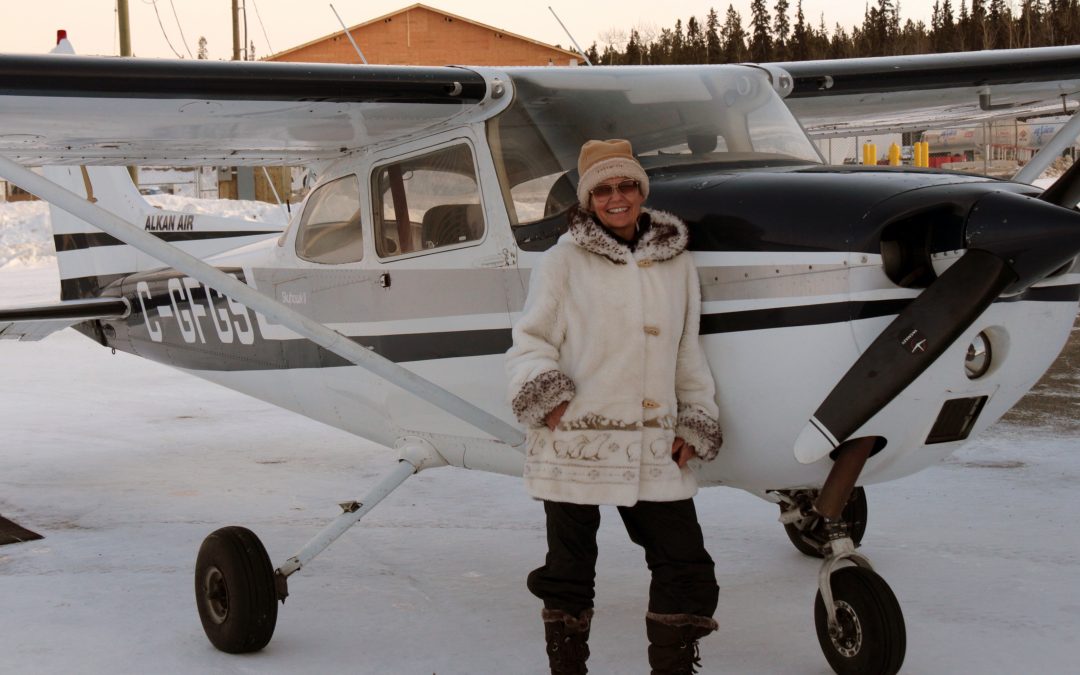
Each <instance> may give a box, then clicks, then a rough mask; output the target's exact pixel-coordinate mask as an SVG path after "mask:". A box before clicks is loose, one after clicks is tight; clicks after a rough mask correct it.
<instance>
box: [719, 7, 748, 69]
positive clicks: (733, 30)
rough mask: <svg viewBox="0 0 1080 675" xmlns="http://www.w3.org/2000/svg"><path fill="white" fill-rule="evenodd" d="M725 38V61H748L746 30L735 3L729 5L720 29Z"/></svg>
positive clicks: (722, 36)
mask: <svg viewBox="0 0 1080 675" xmlns="http://www.w3.org/2000/svg"><path fill="white" fill-rule="evenodd" d="M720 36H721V38H722V40H723V45H724V46H723V50H724V52H723V54H724V56H723V61H724V62H725V63H742V62H743V61H746V59H747V56H748V53H747V50H746V31H744V30H743V27H742V17H741V16H739V13H738V12H737V11H735V7H734V6H733V5H728V8H727V13H726V14H725V15H724V27H723V28H722V29H721V30H720Z"/></svg>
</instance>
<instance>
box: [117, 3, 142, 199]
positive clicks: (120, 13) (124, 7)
mask: <svg viewBox="0 0 1080 675" xmlns="http://www.w3.org/2000/svg"><path fill="white" fill-rule="evenodd" d="M116 23H117V28H118V30H117V34H118V35H119V36H120V56H131V20H130V17H129V16H128V0H116ZM127 170H128V175H129V176H131V182H132V183H134V184H135V187H139V167H137V166H129V167H128V168H127Z"/></svg>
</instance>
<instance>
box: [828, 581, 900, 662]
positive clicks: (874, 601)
mask: <svg viewBox="0 0 1080 675" xmlns="http://www.w3.org/2000/svg"><path fill="white" fill-rule="evenodd" d="M830 586H831V589H832V592H831V595H832V609H833V612H832V614H833V616H834V618H833V619H830V616H829V614H830V612H829V611H828V609H827V605H826V601H825V599H824V597H823V594H822V593H821V591H818V594H817V599H816V600H815V601H814V624H815V626H816V628H817V637H818V643H820V645H821V650H822V652H824V653H825V659H826V660H827V661H828V662H829V665H830V666H832V668H833V670H834V671H836V672H837V673H838V674H839V675H892V674H893V673H896V672H898V671H899V670H900V666H901V665H903V663H904V653H905V651H906V648H907V632H906V629H905V627H904V615H903V613H902V612H901V611H900V603H898V602H897V601H896V596H895V595H893V592H892V590H891V589H890V588H889V586H888V584H886V583H885V580H884V579H882V578H881V577H880V576H878V575H877V573H875V572H874V571H873V570H869V569H865V568H863V567H842V568H840V569H838V570H836V571H835V572H833V573H832V575H831V577H830Z"/></svg>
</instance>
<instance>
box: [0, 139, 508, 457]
mask: <svg viewBox="0 0 1080 675" xmlns="http://www.w3.org/2000/svg"><path fill="white" fill-rule="evenodd" d="M0 177H3V178H5V179H7V180H9V181H11V182H12V183H14V184H16V185H18V186H19V187H21V188H22V189H24V190H26V191H28V192H31V193H33V194H35V195H37V196H38V197H40V198H42V199H44V200H46V201H48V202H49V203H51V204H55V205H56V206H59V207H60V208H62V209H64V210H65V211H67V212H68V213H70V214H72V215H73V216H75V217H77V218H81V219H82V220H85V221H86V222H88V223H90V224H91V225H93V226H94V227H97V228H99V229H101V230H102V231H104V232H106V233H108V234H111V235H112V236H114V237H116V238H117V239H119V240H120V241H122V242H124V243H125V244H130V245H131V246H134V247H135V248H137V249H139V250H140V251H142V252H143V253H146V254H147V255H150V256H153V257H154V258H156V259H157V260H160V261H161V262H162V263H165V264H166V265H171V266H172V267H174V268H175V269H177V270H179V271H181V272H183V273H184V274H187V275H188V276H190V277H192V278H194V279H198V280H199V281H201V282H202V283H204V284H206V286H207V287H210V288H214V289H217V290H218V291H220V292H222V293H224V294H225V295H228V296H230V297H232V298H233V299H234V300H236V301H237V302H240V303H242V304H244V305H247V306H248V307H250V308H251V309H253V310H255V311H256V312H259V313H260V314H262V315H264V316H265V317H267V318H268V319H271V320H273V321H276V322H277V323H279V324H281V325H283V326H285V327H286V328H289V329H291V330H293V331H295V332H296V333H298V334H299V335H302V336H303V337H306V338H307V339H309V340H311V341H312V342H314V343H315V344H317V345H319V346H320V347H323V348H324V349H326V350H328V351H331V352H333V353H334V354H337V355H338V356H340V357H342V358H343V359H346V360H348V361H350V362H352V363H355V364H356V365H358V366H360V367H361V368H364V369H366V370H368V371H370V372H371V373H373V374H374V375H377V376H378V377H381V378H383V379H384V380H386V381H387V382H390V383H391V384H395V385H397V386H399V387H401V388H402V389H404V390H405V391H408V392H410V393H412V394H415V395H416V396H418V397H420V398H421V399H423V400H424V401H427V402H428V403H431V404H432V405H434V406H436V407H438V408H440V409H441V410H444V411H446V412H447V413H449V414H451V415H453V416H454V417H457V418H458V419H460V420H463V421H465V422H467V423H469V424H471V425H473V426H474V427H476V428H477V429H480V430H481V431H484V432H485V433H488V434H491V435H492V436H494V437H495V438H497V439H499V440H500V441H502V442H504V443H506V444H508V445H511V446H519V445H521V444H522V443H524V442H525V436H524V434H522V433H521V431H520V430H518V429H517V428H515V427H513V426H511V425H510V424H507V423H506V422H505V421H503V420H502V419H500V418H498V417H496V416H494V415H492V414H491V413H489V412H487V411H486V410H482V409H480V408H478V407H476V406H474V405H473V404H471V403H469V402H468V401H466V400H465V399H463V398H461V397H459V396H457V395H456V394H454V393H452V392H450V391H448V390H446V389H444V388H442V387H440V386H439V385H437V384H435V383H434V382H431V381H430V380H426V379H424V378H422V377H420V376H419V375H417V374H416V373H414V372H412V371H410V370H408V369H407V368H404V367H403V366H399V365H398V364H396V363H394V362H393V361H390V360H389V359H386V358H384V357H382V356H379V355H378V354H376V353H374V352H372V351H370V350H368V349H367V348H365V347H362V346H360V345H358V344H357V343H355V342H353V341H352V340H350V339H349V338H348V337H346V336H344V335H342V334H341V333H339V332H337V331H335V330H332V329H330V328H327V327H326V326H324V325H323V324H321V323H319V322H317V321H313V320H312V319H310V318H308V317H306V316H304V315H303V314H300V313H299V312H297V311H296V310H294V309H292V308H290V307H288V306H287V305H284V304H282V303H280V302H278V301H277V300H274V299H273V298H269V297H267V296H265V295H263V294H262V293H259V292H258V291H256V290H255V289H254V288H251V287H250V286H248V285H247V284H245V283H242V282H240V281H237V280H236V279H233V278H232V277H230V276H228V275H227V274H225V273H224V272H221V271H220V270H218V269H216V268H214V267H213V266H211V265H207V264H206V263H204V262H203V261H201V260H199V259H198V258H196V257H194V256H192V255H189V254H188V253H185V252H184V251H182V250H180V249H178V248H176V247H175V246H173V245H171V244H168V243H166V242H164V241H162V240H161V239H158V238H157V237H155V236H154V235H152V234H149V233H147V232H143V231H142V230H140V229H139V228H138V227H135V226H134V225H132V224H130V223H128V222H127V221H125V220H124V219H122V218H120V217H119V216H117V215H115V214H114V213H111V212H110V211H106V210H105V209H103V208H101V207H99V206H97V205H95V204H91V203H90V202H88V201H86V200H85V199H84V198H82V197H80V196H79V195H77V194H75V193H74V192H71V191H69V190H65V189H64V188H62V187H60V186H58V185H57V184H55V183H53V182H52V181H50V180H48V179H46V178H43V177H41V176H39V175H37V174H35V173H33V172H32V171H29V170H28V169H26V168H25V167H23V166H21V165H19V164H18V163H17V162H13V161H11V160H10V159H8V158H7V157H3V156H0Z"/></svg>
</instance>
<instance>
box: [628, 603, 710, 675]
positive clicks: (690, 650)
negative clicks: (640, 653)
mask: <svg viewBox="0 0 1080 675" xmlns="http://www.w3.org/2000/svg"><path fill="white" fill-rule="evenodd" d="M716 628H717V626H716V621H715V620H713V619H712V618H711V617H707V616H694V615H693V614H656V613H654V612H649V613H648V614H646V615H645V632H646V634H647V635H648V636H649V666H651V667H652V675H692V674H693V673H696V672H698V671H697V670H696V669H697V668H699V667H701V657H700V656H699V655H698V642H697V641H698V640H699V639H700V638H703V637H705V636H706V635H708V634H709V633H711V632H713V631H715V630H716Z"/></svg>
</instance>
